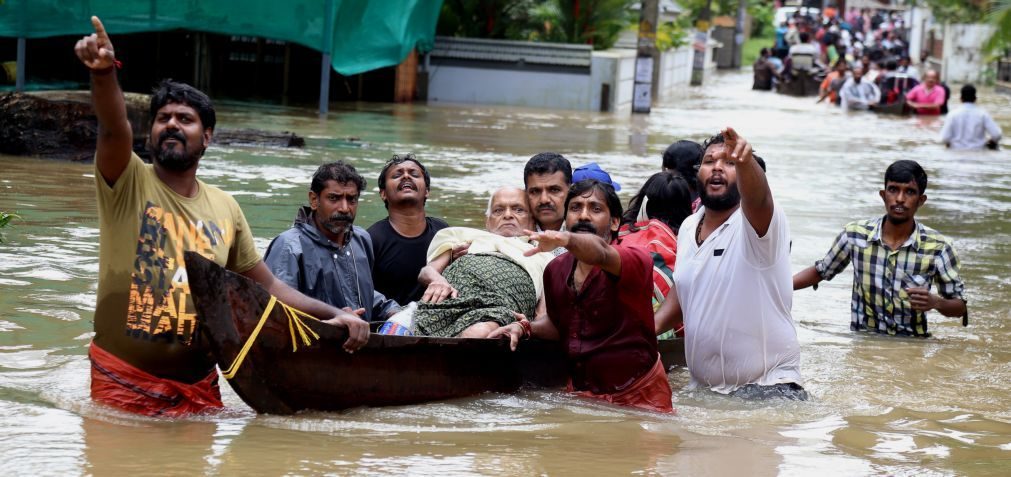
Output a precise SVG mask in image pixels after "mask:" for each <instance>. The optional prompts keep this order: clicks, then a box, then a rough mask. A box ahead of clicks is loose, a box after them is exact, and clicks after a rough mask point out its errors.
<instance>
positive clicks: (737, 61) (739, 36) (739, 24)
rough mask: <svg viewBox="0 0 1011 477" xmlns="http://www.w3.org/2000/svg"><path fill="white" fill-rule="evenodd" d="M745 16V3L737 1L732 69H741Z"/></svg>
mask: <svg viewBox="0 0 1011 477" xmlns="http://www.w3.org/2000/svg"><path fill="white" fill-rule="evenodd" d="M747 14H748V6H747V1H746V0H737V21H736V22H735V23H734V57H733V59H732V60H731V62H730V64H731V66H733V67H734V68H740V67H741V55H742V54H743V52H744V17H745V16H747Z"/></svg>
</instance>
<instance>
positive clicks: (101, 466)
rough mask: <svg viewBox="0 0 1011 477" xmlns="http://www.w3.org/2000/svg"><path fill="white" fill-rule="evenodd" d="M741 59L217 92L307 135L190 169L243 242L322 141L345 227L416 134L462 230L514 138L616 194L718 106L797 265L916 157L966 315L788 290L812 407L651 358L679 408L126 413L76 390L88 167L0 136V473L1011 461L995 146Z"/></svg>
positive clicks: (436, 187) (1003, 169)
mask: <svg viewBox="0 0 1011 477" xmlns="http://www.w3.org/2000/svg"><path fill="white" fill-rule="evenodd" d="M749 76H750V75H749V74H748V73H743V72H742V73H737V72H735V73H727V74H719V75H716V76H714V77H712V78H710V81H709V84H707V86H706V87H705V88H703V89H698V88H694V89H687V90H686V91H684V92H683V93H680V94H678V95H676V96H675V97H673V98H670V99H668V100H666V101H665V102H663V104H661V105H660V106H659V107H656V108H654V111H653V113H652V114H650V115H649V116H637V117H629V116H627V115H610V114H596V113H579V112H558V111H544V110H533V109H514V108H498V107H485V106H437V107H427V106H421V105H382V104H365V105H360V106H347V107H344V108H336V110H335V111H334V112H333V113H331V114H330V116H329V118H328V119H327V120H326V121H320V120H317V119H316V118H315V117H314V115H313V113H312V111H308V110H293V109H280V108H270V107H263V106H248V105H236V104H227V105H222V106H220V109H221V110H222V111H221V113H220V115H219V124H221V125H223V126H227V127H230V128H240V127H250V128H260V129H267V130H277V131H295V132H297V133H298V134H300V135H302V136H305V137H306V138H307V147H306V149H305V150H301V151H297V150H261V149H249V148H221V147H212V148H211V149H209V150H208V155H207V157H206V158H205V159H204V160H203V161H202V164H201V172H200V175H201V177H202V178H203V179H204V180H205V181H208V182H210V183H212V184H216V185H218V186H220V187H222V188H223V189H225V190H226V191H229V192H231V193H232V194H234V195H235V196H236V198H237V199H238V201H239V203H240V204H241V205H242V207H243V209H244V210H245V213H246V215H247V217H248V218H249V222H250V224H251V226H252V228H253V231H254V234H255V235H256V237H257V246H258V247H259V248H260V250H261V251H262V250H263V249H264V248H265V246H266V244H267V243H268V241H269V240H270V239H271V238H272V237H273V236H275V235H276V234H278V233H279V232H281V231H282V230H284V228H285V227H287V225H288V224H290V222H291V219H292V217H293V216H294V213H295V208H296V206H297V205H298V204H299V203H301V202H303V201H304V200H305V192H306V189H307V186H308V179H309V176H310V175H311V173H312V171H313V170H314V169H315V166H316V165H318V164H319V163H320V162H321V161H323V160H335V159H345V160H349V161H351V162H352V163H353V164H355V165H356V166H357V167H358V168H359V170H361V171H362V172H363V173H364V175H365V176H366V177H367V179H368V182H369V184H368V193H367V194H366V195H365V196H364V198H363V203H362V205H361V207H360V210H359V214H358V219H357V223H358V224H360V225H364V226H368V225H369V224H371V223H372V222H373V221H375V220H377V219H379V218H381V217H382V216H383V215H384V214H383V207H382V204H381V202H380V201H379V198H378V195H377V194H376V192H375V181H376V177H377V175H378V171H379V168H380V167H381V165H382V164H383V163H384V162H385V161H386V159H388V157H389V156H390V155H391V154H393V153H403V152H414V153H416V154H417V155H418V157H419V158H421V159H422V160H423V161H424V162H425V163H426V164H427V165H428V167H429V168H430V169H431V172H432V176H433V181H432V183H433V191H432V197H431V200H429V209H430V211H431V213H432V214H434V215H438V216H442V217H445V218H446V219H447V220H448V221H449V222H450V223H451V224H454V225H468V224H469V225H475V226H481V224H482V219H483V216H482V214H483V210H484V204H485V202H484V201H485V200H486V198H487V195H488V193H489V191H490V190H491V189H492V188H494V187H496V186H498V185H505V184H514V185H521V184H522V167H523V164H524V162H525V161H526V159H527V158H529V157H530V156H531V155H532V154H534V153H536V152H540V151H549V150H550V151H558V152H562V153H564V154H565V155H566V156H568V157H569V158H570V159H571V160H572V162H573V164H574V165H580V164H584V163H587V162H591V161H592V162H597V163H599V164H601V166H603V167H604V168H605V169H608V170H609V171H611V173H612V175H613V176H615V178H616V179H617V180H618V181H619V182H621V183H622V185H623V186H624V190H623V193H622V194H623V198H624V199H625V200H627V199H628V197H630V196H631V194H632V193H633V192H634V191H635V189H637V188H638V186H639V185H640V184H641V183H642V182H643V181H644V180H645V179H646V178H647V177H648V176H649V175H650V174H652V173H653V172H654V171H656V170H658V169H659V165H660V160H659V156H660V152H661V151H662V150H663V148H664V147H665V146H666V145H667V144H669V143H670V142H672V141H674V140H677V139H682V138H690V139H696V140H701V139H703V138H705V137H706V136H708V135H710V134H712V133H714V132H716V131H717V130H718V129H719V128H720V127H722V126H725V125H732V126H734V127H735V128H737V130H738V131H739V132H740V133H741V134H742V135H743V136H744V137H745V138H747V139H748V140H749V141H751V142H752V143H753V144H754V145H755V148H756V150H757V151H758V152H759V153H760V154H761V155H762V156H763V157H764V158H765V159H766V160H767V161H768V164H769V178H770V182H771V185H772V190H773V195H774V197H775V199H776V201H777V203H778V204H780V205H781V206H782V207H783V208H784V209H785V211H786V214H787V216H788V217H789V220H790V224H791V227H792V236H793V251H792V264H793V267H794V270H795V271H796V270H800V269H801V268H802V267H805V266H808V265H810V264H811V263H813V261H814V260H816V259H818V258H820V257H821V255H822V254H824V253H825V251H826V250H827V249H828V248H829V246H830V244H831V242H832V239H833V238H834V236H835V234H836V233H838V231H839V230H840V229H841V227H842V226H843V225H844V224H845V223H846V222H849V221H851V220H855V219H861V218H868V217H872V216H875V215H879V214H882V213H883V208H882V205H881V202H880V199H878V196H877V191H878V189H879V188H880V186H881V181H882V174H883V171H884V169H885V167H886V166H887V165H888V164H889V163H891V162H892V161H894V160H897V159H916V160H918V161H920V162H921V164H922V165H923V166H924V167H925V168H926V170H927V172H928V174H929V176H930V184H929V186H928V190H927V194H928V195H929V197H930V199H929V201H928V202H927V204H926V205H925V206H924V207H923V208H922V209H921V213H920V215H919V216H918V218H919V219H921V220H922V221H923V222H924V223H926V224H928V225H931V226H933V227H934V228H937V229H939V230H940V231H941V232H943V233H945V234H947V235H948V236H949V237H951V238H952V239H953V240H954V243H955V247H956V249H957V251H958V253H959V254H960V258H961V260H962V275H963V277H964V279H965V282H966V286H967V291H968V296H969V309H970V313H971V320H970V326H969V327H968V328H963V327H962V326H961V323H960V320H959V319H957V318H944V317H941V316H939V315H938V314H936V313H931V314H930V317H929V320H930V325H931V330H932V331H933V333H934V337H932V338H930V339H925V340H922V339H894V338H884V337H879V336H872V335H865V334H855V333H852V332H850V331H849V299H850V286H851V275H850V272H849V271H847V272H846V273H844V274H842V275H840V276H839V277H838V278H836V279H835V280H834V281H832V282H829V283H826V284H824V285H823V286H822V287H821V288H820V289H819V290H818V291H811V290H805V291H801V292H798V293H797V294H796V295H795V296H794V309H793V316H794V319H795V321H796V325H797V330H798V334H799V337H800V342H801V355H802V370H803V374H804V377H805V380H806V382H805V385H806V387H807V389H808V390H809V391H810V393H811V395H812V396H813V399H811V400H810V401H809V402H804V403H795V402H767V403H749V402H742V401H740V400H737V399H733V398H727V397H723V396H719V395H715V394H713V393H710V392H706V391H687V390H683V389H682V388H683V387H684V385H685V384H686V383H687V382H688V377H687V372H686V371H685V370H684V369H677V370H674V371H672V372H671V373H670V375H669V377H670V381H671V384H672V386H673V387H674V389H675V394H674V401H675V402H674V404H675V406H676V407H677V408H678V411H679V415H678V416H677V417H666V416H657V415H653V414H649V413H642V412H636V411H631V410H626V409H618V408H614V407H610V406H606V405H602V404H597V403H593V402H587V401H585V400H580V399H576V398H572V397H568V396H566V395H564V394H562V393H560V392H557V391H544V390H537V391H529V390H528V391H521V392H520V393H518V394H515V395H500V394H487V395H482V396H477V397H473V398H468V399H460V400H454V401H448V402H438V403H431V404H425V405H418V406H410V407H396V408H359V409H353V410H349V411H347V412H343V413H339V414H304V415H299V416H294V417H276V416H257V415H255V413H253V412H252V411H251V410H250V409H249V408H248V407H246V406H245V405H244V404H243V403H242V401H241V400H239V399H238V397H237V396H236V395H235V394H234V393H233V392H232V391H231V390H230V389H229V388H228V387H227V386H225V385H223V386H222V390H223V391H224V393H225V396H224V397H225V402H226V405H227V407H228V409H227V410H226V411H225V412H224V413H223V414H221V415H217V416H214V417H203V418H195V419H190V420H180V421H167V420H152V419H147V418H138V417H134V416H129V415H125V414H122V413H119V412H116V411H113V410H109V409H107V408H104V407H102V406H97V405H94V404H92V403H91V402H90V400H89V398H88V370H89V365H88V361H87V359H86V357H85V356H86V349H87V345H88V342H89V340H90V337H91V332H92V315H93V309H94V304H95V287H96V283H95V277H96V274H97V272H98V230H97V228H96V227H97V218H96V212H95V207H94V177H93V167H92V166H90V165H85V164H77V163H68V162H61V161H53V160H45V159H24V158H13V157H3V156H0V210H8V211H17V212H19V213H21V214H22V215H23V216H24V219H23V220H21V221H16V222H15V223H14V227H13V228H11V229H8V230H7V231H6V234H7V236H8V240H9V241H8V243H5V244H2V245H0V462H2V464H0V468H3V469H4V470H5V471H6V472H7V473H12V474H16V475H75V474H94V475H125V474H126V473H128V472H131V473H133V472H136V473H141V472H153V473H157V474H162V475H182V474H186V475H193V474H207V475H240V474H254V475H287V474H292V475H304V474H336V475H393V474H412V475H442V476H451V475H474V474H484V475H493V474H494V475H534V474H547V475H624V474H662V475H674V474H686V475H775V474H785V475H815V474H816V475H862V474H886V475H1011V397H1009V394H1008V389H1007V388H1008V383H1009V382H1011V339H1008V336H1009V331H1011V320H1009V319H1011V313H1009V309H1011V307H1009V301H1011V300H1009V298H1011V296H1009V295H1011V294H1009V290H1011V279H1009V278H1008V270H1009V268H1008V262H1009V260H1011V245H1009V244H1011V174H1008V172H1007V171H1008V168H1009V166H1011V154H1008V153H1007V152H972V153H956V152H951V151H947V150H945V149H944V148H943V147H942V146H940V145H939V144H938V143H937V141H936V137H937V135H938V132H939V130H940V127H941V123H940V120H939V119H937V118H926V119H924V118H894V117H878V116H875V115H873V114H869V113H862V114H845V113H843V112H840V111H838V110H835V109H830V108H827V107H824V106H823V105H815V104H814V101H813V99H800V98H791V97H785V96H779V95H775V94H771V93H760V92H754V91H751V90H750V89H749V86H750V78H749ZM953 89H955V90H956V91H957V88H953ZM956 103H957V100H956ZM981 104H982V105H983V106H984V107H986V108H987V109H988V110H989V111H990V112H991V113H992V114H993V115H994V116H995V118H996V119H997V121H998V123H1000V124H1001V126H1002V127H1003V129H1004V131H1005V133H1009V134H1011V98H1009V97H1008V96H997V95H994V94H993V93H992V92H989V90H987V91H986V92H984V94H983V97H982V99H981ZM1009 146H1011V143H1009V141H1008V140H1007V139H1005V140H1004V147H1005V151H1006V150H1007V148H1008V147H1009ZM726 293H727V294H728V295H729V296H732V294H733V291H731V290H728V291H726Z"/></svg>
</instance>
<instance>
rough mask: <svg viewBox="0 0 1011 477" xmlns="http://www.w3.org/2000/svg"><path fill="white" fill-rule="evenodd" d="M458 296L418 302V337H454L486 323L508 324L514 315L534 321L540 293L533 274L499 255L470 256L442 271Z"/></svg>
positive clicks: (512, 320) (416, 316)
mask: <svg viewBox="0 0 1011 477" xmlns="http://www.w3.org/2000/svg"><path fill="white" fill-rule="evenodd" d="M442 276H443V277H445V278H446V280H447V281H448V282H449V284H450V285H452V286H453V288H456V290H457V292H458V296H457V297H456V298H449V299H446V300H444V301H443V302H441V303H425V302H419V303H418V311H417V312H416V313H415V314H414V322H415V324H416V325H417V328H418V334H419V335H427V336H443V337H452V336H456V335H458V334H460V332H462V331H463V330H465V329H467V327H469V326H471V325H473V324H476V323H481V322H485V321H494V322H495V323H498V324H499V325H503V326H504V325H507V324H509V323H512V322H514V321H516V318H515V316H513V312H516V313H522V314H524V315H525V316H526V317H527V318H529V319H533V318H534V316H533V314H534V310H535V308H536V307H537V292H536V291H535V290H534V284H533V282H532V281H531V280H530V275H529V274H527V272H526V271H525V270H524V269H523V267H521V266H519V265H517V264H516V263H515V262H513V261H512V260H509V259H508V258H505V257H503V256H500V255H490V254H468V255H464V256H463V257H460V258H459V259H457V260H456V261H454V262H453V263H451V264H450V265H449V266H448V267H446V269H445V270H444V271H443V273H442Z"/></svg>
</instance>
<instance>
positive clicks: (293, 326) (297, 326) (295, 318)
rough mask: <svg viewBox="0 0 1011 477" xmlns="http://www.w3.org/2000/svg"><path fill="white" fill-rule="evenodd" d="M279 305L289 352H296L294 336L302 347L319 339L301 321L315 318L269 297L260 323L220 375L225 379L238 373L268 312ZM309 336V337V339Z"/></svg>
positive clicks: (317, 335) (296, 343) (268, 314)
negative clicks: (286, 330) (288, 340)
mask: <svg viewBox="0 0 1011 477" xmlns="http://www.w3.org/2000/svg"><path fill="white" fill-rule="evenodd" d="M278 303H280V304H281V310H283V311H284V315H285V316H286V317H287V318H288V331H289V332H291V351H292V352H293V353H294V352H295V351H298V342H297V341H296V340H295V334H296V330H297V334H298V336H299V337H301V338H302V345H303V346H310V345H312V343H313V340H318V339H319V334H317V333H316V332H315V331H313V330H312V328H309V325H307V324H305V322H304V321H302V318H310V319H313V320H318V318H316V317H315V316H312V315H310V314H307V313H305V312H303V311H301V310H297V309H295V308H292V307H290V306H288V305H287V304H285V303H284V302H279V301H277V297H275V296H273V295H271V296H270V301H269V302H268V303H267V307H266V308H264V309H263V314H262V315H260V321H259V322H258V323H257V324H256V328H253V332H252V333H251V334H250V335H249V338H248V339H246V343H245V344H244V345H242V349H241V350H239V354H238V355H237V356H235V360H234V361H232V365H231V366H229V367H228V369H225V370H222V371H221V375H222V376H224V377H225V379H232V378H234V377H235V374H236V373H238V372H239V368H240V367H242V362H243V361H245V359H246V355H247V354H248V353H249V350H250V349H251V348H252V347H253V343H255V342H256V338H257V337H258V336H260V330H261V329H263V324H264V323H266V322H267V317H269V316H270V312H271V311H273V310H274V305H276V304H278ZM310 336H311V337H310Z"/></svg>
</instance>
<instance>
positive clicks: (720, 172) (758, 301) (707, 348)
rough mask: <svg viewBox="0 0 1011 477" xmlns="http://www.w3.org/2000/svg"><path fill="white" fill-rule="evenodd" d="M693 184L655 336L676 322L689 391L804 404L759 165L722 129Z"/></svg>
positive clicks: (778, 246) (778, 223)
mask: <svg viewBox="0 0 1011 477" xmlns="http://www.w3.org/2000/svg"><path fill="white" fill-rule="evenodd" d="M698 179H699V184H700V189H699V192H700V196H701V197H702V205H703V207H701V208H699V210H698V212H696V213H695V214H694V215H692V216H691V217H689V218H687V219H685V221H684V222H683V223H682V225H681V229H680V231H679V233H678V260H677V263H676V265H675V269H674V286H673V287H671V291H670V293H668V295H667V300H666V301H665V302H664V304H663V306H661V308H660V310H658V311H657V313H656V316H655V323H656V332H657V333H658V334H659V333H662V332H664V331H667V330H668V329H670V328H671V327H672V326H673V324H674V323H676V322H678V319H679V318H681V317H682V316H683V318H684V324H685V357H686V360H687V364H688V372H689V373H690V374H691V386H692V387H699V386H703V387H707V388H710V389H712V390H713V391H716V392H719V393H722V394H732V395H734V396H740V397H742V398H746V399H749V398H750V399H765V398H772V397H780V398H786V399H797V400H804V399H807V392H806V391H804V388H803V387H801V377H800V345H799V344H798V342H797V330H796V329H795V328H794V325H793V319H792V317H791V315H790V309H791V307H792V306H793V281H792V280H793V279H792V276H791V273H790V227H789V224H788V223H787V220H786V214H784V213H783V211H782V209H781V208H780V207H778V206H777V205H776V204H775V203H774V202H773V199H772V192H771V191H770V189H769V183H768V181H767V180H766V177H765V170H764V162H762V161H761V159H760V158H758V157H756V156H754V155H753V154H752V150H751V145H750V144H748V142H747V141H745V140H744V139H742V138H740V137H739V136H738V135H737V133H736V132H735V131H734V130H733V129H731V128H727V129H725V130H724V131H723V132H721V133H720V134H718V135H716V136H714V137H713V138H711V139H709V140H708V141H706V144H705V154H704V155H703V157H702V164H701V166H700V167H699V172H698ZM682 310H683V312H682Z"/></svg>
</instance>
